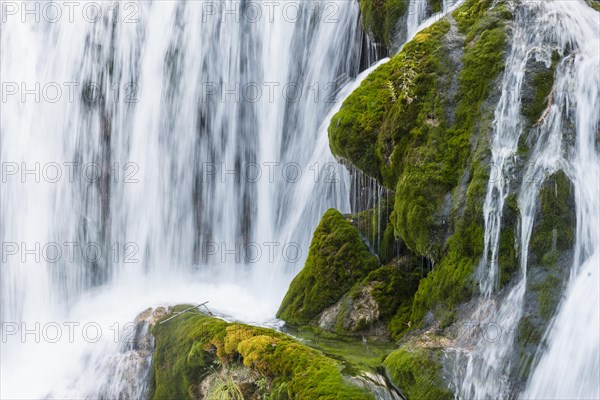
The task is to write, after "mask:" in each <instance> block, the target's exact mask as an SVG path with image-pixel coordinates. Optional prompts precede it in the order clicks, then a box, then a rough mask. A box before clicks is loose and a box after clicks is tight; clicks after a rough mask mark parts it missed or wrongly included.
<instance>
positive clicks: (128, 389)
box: [100, 307, 171, 399]
mask: <svg viewBox="0 0 600 400" xmlns="http://www.w3.org/2000/svg"><path fill="white" fill-rule="evenodd" d="M170 312H171V308H170V307H157V308H147V309H146V310H144V311H143V312H141V313H140V314H139V315H138V316H137V317H135V320H134V322H133V324H134V325H133V326H132V325H130V324H128V325H126V326H125V327H124V329H123V334H122V335H120V336H119V337H121V338H122V342H121V343H120V348H119V352H118V353H116V354H114V355H112V356H110V357H108V358H107V359H106V361H105V363H104V366H103V367H101V368H100V369H101V370H104V371H106V372H105V374H106V376H107V377H106V379H104V380H103V381H104V382H106V383H105V385H104V387H103V388H102V389H101V390H100V394H101V397H102V398H110V399H140V398H146V397H148V389H149V383H150V380H149V378H150V368H151V366H152V352H153V351H154V337H153V336H152V334H151V333H150V330H151V328H152V326H154V325H155V324H156V322H157V321H158V320H159V319H160V318H162V317H163V316H165V315H167V314H169V313H170ZM132 328H133V333H132Z"/></svg>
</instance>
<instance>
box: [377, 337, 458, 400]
mask: <svg viewBox="0 0 600 400" xmlns="http://www.w3.org/2000/svg"><path fill="white" fill-rule="evenodd" d="M437 359H438V356H437V355H436V354H435V352H434V351H432V350H428V349H425V348H416V347H414V348H411V347H409V346H406V345H405V346H403V347H401V348H399V349H398V350H396V351H394V352H392V353H390V355H389V356H387V358H386V359H385V361H384V365H385V367H386V368H387V370H388V372H389V374H390V377H391V379H392V381H393V382H394V384H395V385H396V386H398V387H399V388H400V390H402V393H403V394H404V395H405V396H406V398H407V399H408V400H444V399H448V400H450V399H453V398H454V395H453V393H452V392H451V391H450V390H449V389H448V386H447V385H446V383H445V382H444V379H443V377H442V367H441V365H440V364H439V362H438V360H437Z"/></svg>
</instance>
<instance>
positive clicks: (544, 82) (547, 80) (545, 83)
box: [521, 53, 558, 125]
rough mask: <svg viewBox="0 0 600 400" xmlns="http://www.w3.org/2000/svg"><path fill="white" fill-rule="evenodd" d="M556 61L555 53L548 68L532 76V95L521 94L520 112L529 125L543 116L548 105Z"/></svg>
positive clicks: (556, 55)
mask: <svg viewBox="0 0 600 400" xmlns="http://www.w3.org/2000/svg"><path fill="white" fill-rule="evenodd" d="M557 63H558V54H557V53H555V54H554V55H553V59H552V65H551V66H550V68H547V69H544V70H541V71H539V72H537V73H536V74H535V75H534V76H533V81H532V85H533V89H534V90H533V93H532V97H528V96H525V95H524V96H523V99H522V103H521V114H523V116H524V117H525V118H526V120H527V122H528V123H529V125H534V124H536V123H537V122H538V120H539V119H540V118H541V117H542V116H543V113H544V110H546V108H547V107H548V98H549V96H550V92H551V91H552V87H553V86H554V71H555V70H556V65H557Z"/></svg>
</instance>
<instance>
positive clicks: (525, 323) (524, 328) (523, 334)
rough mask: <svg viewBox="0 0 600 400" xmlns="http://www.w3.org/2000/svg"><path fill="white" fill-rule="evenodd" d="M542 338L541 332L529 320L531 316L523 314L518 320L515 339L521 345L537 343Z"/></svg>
mask: <svg viewBox="0 0 600 400" xmlns="http://www.w3.org/2000/svg"><path fill="white" fill-rule="evenodd" d="M541 340H542V332H540V331H539V329H538V328H537V326H536V325H535V324H534V323H533V322H532V321H531V317H529V316H524V317H523V318H521V321H520V322H519V328H518V331H517V341H518V343H520V344H522V345H526V344H533V345H538V344H539V343H540V341H541Z"/></svg>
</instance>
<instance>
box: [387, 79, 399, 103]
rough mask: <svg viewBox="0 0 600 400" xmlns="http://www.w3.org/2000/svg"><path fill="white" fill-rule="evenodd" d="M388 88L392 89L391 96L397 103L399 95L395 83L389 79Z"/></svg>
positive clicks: (393, 101)
mask: <svg viewBox="0 0 600 400" xmlns="http://www.w3.org/2000/svg"><path fill="white" fill-rule="evenodd" d="M387 88H388V90H389V91H390V97H391V98H392V103H395V102H396V100H398V96H396V88H395V87H394V83H393V82H392V81H390V80H389V79H388V81H387Z"/></svg>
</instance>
